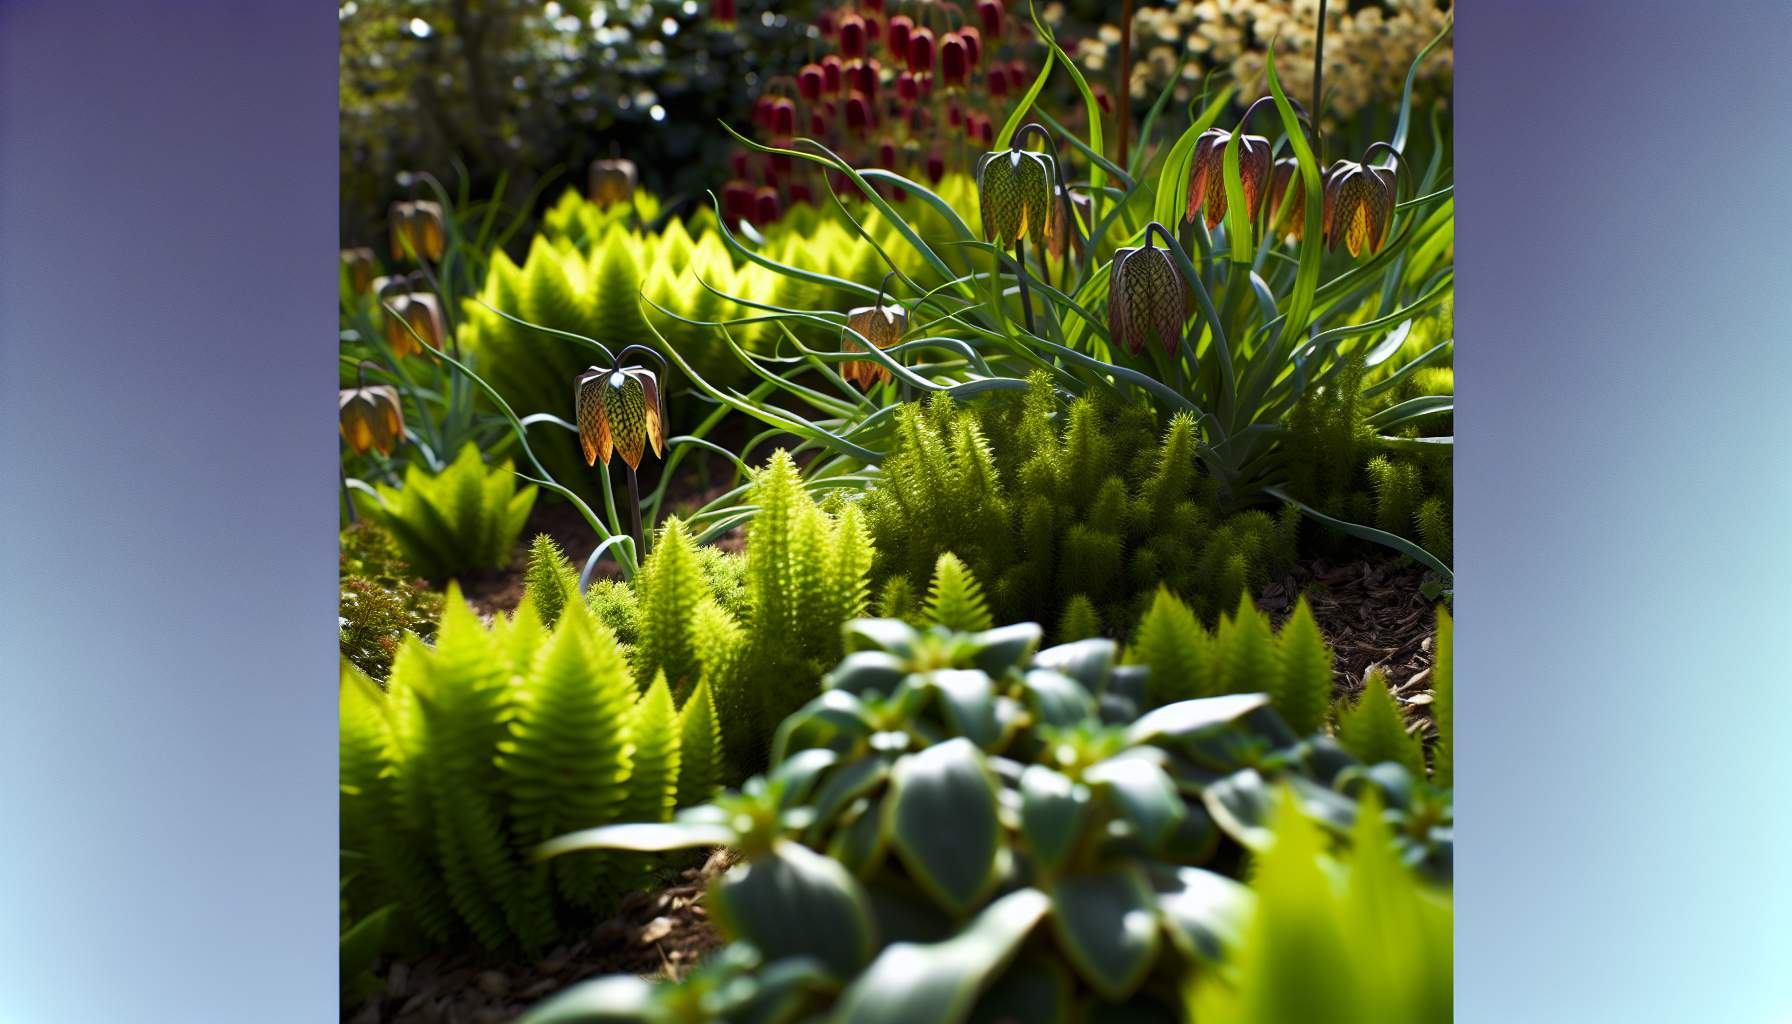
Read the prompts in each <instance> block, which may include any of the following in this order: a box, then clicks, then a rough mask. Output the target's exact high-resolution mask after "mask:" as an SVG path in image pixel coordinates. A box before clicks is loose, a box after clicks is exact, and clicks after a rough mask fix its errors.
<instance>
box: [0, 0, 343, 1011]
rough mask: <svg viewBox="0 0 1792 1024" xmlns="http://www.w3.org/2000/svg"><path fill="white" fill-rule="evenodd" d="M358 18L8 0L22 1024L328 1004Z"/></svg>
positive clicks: (2, 604) (12, 588)
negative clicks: (343, 352)
mask: <svg viewBox="0 0 1792 1024" xmlns="http://www.w3.org/2000/svg"><path fill="white" fill-rule="evenodd" d="M336 177H337V166H336V18H335V10H334V8H333V7H332V6H331V5H330V4H327V3H317V2H305V3H293V2H275V0H230V2H219V0H212V2H204V3H200V2H187V3H158V4H147V3H146V4H135V3H93V2H89V0H0V693H3V694H4V700H3V701H0V729H3V730H4V738H0V1022H5V1024H40V1022H53V1024H62V1022H68V1024H102V1022H127V1021H129V1022H137V1021H181V1022H210V1021H218V1022H226V1021H228V1022H251V1021H253V1022H258V1024H260V1022H268V1024H286V1022H309V1024H315V1022H318V1021H329V1020H334V1019H335V1015H336V1013H337V1009H336V1001H337V997H336V940H337V923H336V917H337V909H336V906H337V904H336V898H337V897H336V892H337V889H336V857H335V847H336V794H335V784H334V782H333V779H334V776H335V771H336V767H335V766H336V732H335V693H334V691H335V685H334V682H333V680H334V675H335V665H336V653H335V650H334V632H335V623H336V618H335V602H336V591H335V584H334V577H335V567H334V562H335V544H336V539H335V527H334V523H335V518H334V517H335V504H334V498H333V494H334V486H335V475H334V469H333V459H334V458H335V454H336V442H335V440H334V434H335V425H334V422H333V417H334V405H335V398H334V395H333V394H332V392H333V390H334V389H335V373H336V371H335V361H336V341H335V335H336V315H335V299H334V290H335V287H336V285H335V281H336V273H337V271H336Z"/></svg>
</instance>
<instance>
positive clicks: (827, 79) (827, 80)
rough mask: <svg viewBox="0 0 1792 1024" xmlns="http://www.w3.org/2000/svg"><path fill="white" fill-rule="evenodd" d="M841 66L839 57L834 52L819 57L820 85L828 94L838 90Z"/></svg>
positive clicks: (830, 94)
mask: <svg viewBox="0 0 1792 1024" xmlns="http://www.w3.org/2000/svg"><path fill="white" fill-rule="evenodd" d="M841 66H842V64H841V61H840V58H839V57H838V56H836V55H834V54H831V53H830V54H828V55H827V56H826V57H823V58H821V85H822V88H823V89H824V90H825V91H826V92H827V94H828V95H829V96H832V95H834V94H836V93H838V92H839V91H840V68H841Z"/></svg>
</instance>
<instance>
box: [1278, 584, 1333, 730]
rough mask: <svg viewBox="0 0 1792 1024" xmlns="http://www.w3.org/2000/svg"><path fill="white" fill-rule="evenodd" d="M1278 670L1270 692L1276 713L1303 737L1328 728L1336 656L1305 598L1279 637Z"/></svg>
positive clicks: (1296, 607)
mask: <svg viewBox="0 0 1792 1024" xmlns="http://www.w3.org/2000/svg"><path fill="white" fill-rule="evenodd" d="M1276 648H1277V656H1278V657H1277V661H1278V669H1277V673H1276V686H1275V688H1274V689H1273V690H1271V691H1270V696H1271V698H1272V699H1273V700H1274V702H1275V707H1276V710H1277V711H1279V712H1281V715H1282V718H1283V720H1285V721H1286V722H1287V723H1288V725H1289V727H1290V728H1292V729H1293V730H1294V731H1295V732H1297V733H1299V734H1300V735H1302V736H1305V735H1308V734H1309V733H1315V732H1318V731H1319V729H1320V727H1321V726H1323V725H1324V724H1325V713H1326V709H1327V708H1328V707H1329V706H1330V705H1331V699H1332V652H1331V649H1330V648H1328V647H1326V645H1325V637H1324V636H1322V635H1321V634H1320V632H1319V623H1317V622H1315V621H1314V619H1313V609H1312V608H1311V607H1309V606H1308V605H1307V599H1306V598H1305V597H1304V596H1303V597H1302V598H1301V599H1300V600H1299V601H1297V602H1296V603H1295V605H1294V614H1292V615H1290V616H1289V617H1288V621H1287V622H1285V623H1283V624H1282V630H1281V632H1280V633H1278V634H1277V635H1276Z"/></svg>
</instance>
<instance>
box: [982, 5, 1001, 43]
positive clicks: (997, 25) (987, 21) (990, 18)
mask: <svg viewBox="0 0 1792 1024" xmlns="http://www.w3.org/2000/svg"><path fill="white" fill-rule="evenodd" d="M977 17H978V19H979V20H981V21H982V22H983V34H984V35H986V36H988V37H989V38H991V39H996V38H998V37H1000V36H1001V34H1002V0H977Z"/></svg>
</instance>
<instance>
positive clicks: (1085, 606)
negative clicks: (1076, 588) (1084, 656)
mask: <svg viewBox="0 0 1792 1024" xmlns="http://www.w3.org/2000/svg"><path fill="white" fill-rule="evenodd" d="M1100 635H1101V619H1100V618H1099V617H1097V616H1096V614H1095V605H1094V603H1093V602H1091V601H1090V600H1089V595H1087V594H1074V595H1072V596H1071V598H1070V600H1068V601H1066V602H1064V616H1063V617H1062V618H1060V619H1059V620H1058V633H1057V640H1058V642H1059V643H1061V644H1067V643H1070V642H1071V641H1072V640H1087V639H1090V638H1092V637H1099V636H1100Z"/></svg>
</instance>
